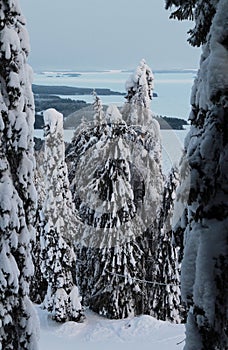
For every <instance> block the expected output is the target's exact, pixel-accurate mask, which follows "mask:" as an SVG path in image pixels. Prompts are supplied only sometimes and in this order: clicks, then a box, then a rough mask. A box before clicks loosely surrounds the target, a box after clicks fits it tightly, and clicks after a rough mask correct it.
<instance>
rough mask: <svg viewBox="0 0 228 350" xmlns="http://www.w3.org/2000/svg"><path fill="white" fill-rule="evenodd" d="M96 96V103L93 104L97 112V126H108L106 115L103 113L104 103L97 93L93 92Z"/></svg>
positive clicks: (95, 119) (95, 122)
mask: <svg viewBox="0 0 228 350" xmlns="http://www.w3.org/2000/svg"><path fill="white" fill-rule="evenodd" d="M93 96H94V102H93V108H94V111H95V114H94V117H93V120H94V124H95V125H102V124H106V120H105V113H104V111H103V106H102V101H101V99H100V97H99V96H97V94H96V92H95V91H94V92H93Z"/></svg>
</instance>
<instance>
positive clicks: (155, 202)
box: [123, 60, 163, 313]
mask: <svg viewBox="0 0 228 350" xmlns="http://www.w3.org/2000/svg"><path fill="white" fill-rule="evenodd" d="M126 89H127V103H125V105H124V107H123V117H124V119H125V120H126V121H127V123H128V124H129V126H128V134H127V138H128V142H129V144H130V148H131V155H132V159H133V161H132V164H131V167H132V182H133V191H134V199H135V205H136V206H137V213H138V215H139V216H140V217H141V220H142V222H143V225H144V228H143V227H142V230H144V231H145V232H143V235H141V236H140V242H139V243H140V246H141V248H142V250H143V252H144V266H145V269H146V280H148V281H152V280H153V274H154V272H155V265H156V261H155V259H154V258H155V251H156V247H157V244H158V235H159V231H158V227H157V226H156V225H153V224H154V222H156V221H157V218H158V216H159V210H160V206H161V202H162V191H163V174H162V167H161V139H160V128H159V125H158V123H157V121H156V120H155V119H154V118H153V114H152V112H151V109H150V102H151V99H152V90H153V73H152V71H151V69H150V68H149V67H148V65H147V64H146V62H145V61H144V60H142V61H141V62H140V65H139V66H138V67H137V69H136V71H135V73H134V74H133V75H131V76H130V78H129V79H128V81H127V83H126ZM152 288H153V285H152V284H145V285H144V294H145V295H146V296H145V298H144V303H145V305H144V312H145V313H150V310H151V308H150V304H151V301H150V296H151V293H152Z"/></svg>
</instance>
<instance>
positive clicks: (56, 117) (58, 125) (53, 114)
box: [44, 108, 63, 133]
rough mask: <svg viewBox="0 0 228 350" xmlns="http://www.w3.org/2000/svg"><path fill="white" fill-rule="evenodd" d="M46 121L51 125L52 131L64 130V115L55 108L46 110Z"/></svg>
mask: <svg viewBox="0 0 228 350" xmlns="http://www.w3.org/2000/svg"><path fill="white" fill-rule="evenodd" d="M44 123H45V125H48V126H49V127H50V132H51V133H54V132H58V131H59V132H61V131H62V130H63V115H62V113H59V112H58V111H56V109H54V108H49V109H47V110H46V111H45V112H44Z"/></svg>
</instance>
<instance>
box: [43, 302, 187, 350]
mask: <svg viewBox="0 0 228 350" xmlns="http://www.w3.org/2000/svg"><path fill="white" fill-rule="evenodd" d="M37 311H38V315H39V318H40V324H41V334H40V342H39V349H40V350H49V349H55V350H73V349H74V350H75V349H79V350H90V349H91V350H113V349H118V350H122V349H124V350H128V349H130V350H134V349H137V350H138V349H139V348H140V349H141V350H182V349H183V346H184V342H183V340H184V338H185V334H184V331H185V328H184V325H176V324H170V323H168V322H163V321H157V320H156V319H155V318H153V317H151V316H146V315H144V316H139V317H134V318H129V319H124V320H108V319H105V318H103V317H100V316H98V315H96V314H95V313H93V312H91V311H89V310H87V311H86V321H85V322H84V323H75V322H67V323H65V324H58V323H56V322H54V321H52V320H51V319H50V317H49V316H48V314H47V312H46V311H44V310H41V309H40V307H39V306H37ZM180 342H181V343H180ZM178 343H180V344H178Z"/></svg>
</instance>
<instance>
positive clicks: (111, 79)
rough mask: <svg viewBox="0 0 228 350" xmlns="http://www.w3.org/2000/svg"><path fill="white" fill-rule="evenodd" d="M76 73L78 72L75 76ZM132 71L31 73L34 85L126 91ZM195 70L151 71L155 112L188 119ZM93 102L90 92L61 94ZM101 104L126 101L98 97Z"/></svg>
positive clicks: (121, 98) (116, 98)
mask: <svg viewBox="0 0 228 350" xmlns="http://www.w3.org/2000/svg"><path fill="white" fill-rule="evenodd" d="M77 73H78V75H77ZM130 74H131V72H126V71H119V70H118V71H116V70H113V71H103V72H69V71H61V72H39V73H34V84H37V85H60V86H61V85H62V86H64V85H65V86H74V87H89V88H108V89H111V90H115V91H119V92H125V82H126V80H127V79H128V77H129V75H130ZM195 75H196V72H195V71H194V70H191V71H180V72H177V71H169V72H154V85H155V89H154V91H155V92H156V93H157V94H158V97H156V98H154V99H153V100H152V102H151V109H152V111H153V112H154V113H156V114H158V115H163V116H165V115H166V116H173V117H178V118H182V119H185V120H187V119H188V116H189V112H190V95H191V87H192V85H193V81H194V77H195ZM61 97H63V98H67V97H69V98H74V99H77V100H84V101H86V102H92V101H93V97H92V96H91V95H82V96H78V95H77V96H61ZM101 99H102V101H103V104H111V103H114V104H117V105H121V104H123V103H124V102H125V99H124V96H101Z"/></svg>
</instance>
